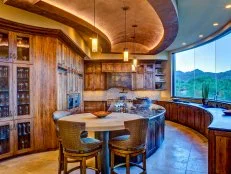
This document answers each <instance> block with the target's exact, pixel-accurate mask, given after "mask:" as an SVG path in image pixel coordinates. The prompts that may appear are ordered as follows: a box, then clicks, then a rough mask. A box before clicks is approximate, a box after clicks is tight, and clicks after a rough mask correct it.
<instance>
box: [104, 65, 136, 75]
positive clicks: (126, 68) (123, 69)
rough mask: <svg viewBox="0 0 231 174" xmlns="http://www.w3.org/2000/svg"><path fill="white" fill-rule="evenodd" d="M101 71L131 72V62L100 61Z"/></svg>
mask: <svg viewBox="0 0 231 174" xmlns="http://www.w3.org/2000/svg"><path fill="white" fill-rule="evenodd" d="M102 72H118V73H121V72H122V73H123V72H124V73H125V72H132V66H131V63H102Z"/></svg>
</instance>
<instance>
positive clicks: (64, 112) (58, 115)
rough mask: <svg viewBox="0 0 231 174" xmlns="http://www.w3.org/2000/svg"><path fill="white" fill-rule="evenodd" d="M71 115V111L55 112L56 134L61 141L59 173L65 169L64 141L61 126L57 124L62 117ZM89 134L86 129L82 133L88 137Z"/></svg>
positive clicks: (84, 136)
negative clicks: (60, 132)
mask: <svg viewBox="0 0 231 174" xmlns="http://www.w3.org/2000/svg"><path fill="white" fill-rule="evenodd" d="M69 115H71V112H68V111H55V112H54V113H53V121H54V123H55V125H56V136H57V138H58V143H59V156H58V174H61V172H62V171H63V169H64V165H63V163H64V154H63V145H62V141H61V138H60V136H59V127H58V125H57V122H58V120H59V119H60V118H63V117H66V116H69ZM87 136H88V132H87V131H84V132H82V133H81V138H86V137H87Z"/></svg>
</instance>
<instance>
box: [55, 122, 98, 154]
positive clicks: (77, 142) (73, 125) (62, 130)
mask: <svg viewBox="0 0 231 174" xmlns="http://www.w3.org/2000/svg"><path fill="white" fill-rule="evenodd" d="M58 126H59V134H60V138H61V140H62V145H63V147H64V149H65V150H67V151H75V152H78V153H83V152H87V151H90V150H92V149H93V148H95V147H97V146H98V144H94V143H83V142H82V140H81V133H82V132H83V131H85V123H82V122H70V121H64V120H58Z"/></svg>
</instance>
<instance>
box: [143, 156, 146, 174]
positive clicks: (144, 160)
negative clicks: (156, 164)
mask: <svg viewBox="0 0 231 174" xmlns="http://www.w3.org/2000/svg"><path fill="white" fill-rule="evenodd" d="M143 169H144V172H145V173H146V152H144V153H143Z"/></svg>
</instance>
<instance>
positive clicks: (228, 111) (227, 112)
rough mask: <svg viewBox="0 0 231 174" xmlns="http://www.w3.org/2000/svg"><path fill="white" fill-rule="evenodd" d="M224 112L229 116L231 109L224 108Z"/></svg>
mask: <svg viewBox="0 0 231 174" xmlns="http://www.w3.org/2000/svg"><path fill="white" fill-rule="evenodd" d="M223 112H224V114H225V115H227V116H231V110H223Z"/></svg>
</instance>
